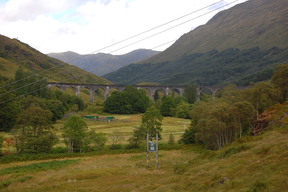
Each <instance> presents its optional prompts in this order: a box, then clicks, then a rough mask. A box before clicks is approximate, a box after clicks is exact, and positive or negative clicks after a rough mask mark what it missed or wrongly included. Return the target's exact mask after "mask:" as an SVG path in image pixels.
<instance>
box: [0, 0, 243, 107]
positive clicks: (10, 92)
mask: <svg viewBox="0 0 288 192" xmlns="http://www.w3.org/2000/svg"><path fill="white" fill-rule="evenodd" d="M237 1H239V0H235V1H233V2H230V3H227V4H225V5H223V6H220V7H218V8H217V9H214V10H211V11H209V12H206V13H204V14H202V15H199V16H197V17H194V18H192V19H189V20H186V21H184V22H182V23H180V24H177V25H174V26H172V27H170V28H167V29H165V30H163V31H160V32H158V33H155V34H153V35H150V36H148V37H145V38H143V39H140V40H138V41H135V42H133V43H131V44H128V45H126V46H124V47H121V48H119V49H116V50H114V51H112V52H110V53H113V52H116V51H119V50H121V49H124V48H126V47H128V46H131V45H134V44H136V43H139V42H142V41H144V40H147V39H149V38H152V37H154V36H156V35H159V34H161V33H164V32H166V31H169V30H171V29H174V28H176V27H178V26H180V25H183V24H185V23H188V22H190V21H192V20H195V19H198V18H200V17H202V16H205V15H207V14H209V13H212V12H214V11H216V10H219V9H222V8H223V7H226V6H228V5H230V4H233V3H235V2H237ZM214 4H215V3H213V4H211V5H210V6H212V5H214ZM206 8H207V7H206ZM202 9H204V8H202ZM202 9H200V10H202ZM198 11H199V10H198ZM194 12H197V11H194ZM183 17H184V16H183ZM163 25H164V24H163ZM161 26H162V25H161ZM147 31H149V30H147ZM143 33H144V32H143ZM143 33H142V34H143ZM139 34H140V33H139ZM135 36H139V35H135ZM135 36H132V37H135ZM128 39H131V38H127V39H126V40H128ZM123 41H124V40H123ZM123 41H119V42H123ZM115 44H116V43H114V44H113V45H115ZM165 44H166V43H165ZM111 46H112V45H111ZM111 46H107V47H111ZM161 46H163V44H162V45H161ZM107 47H105V48H107ZM103 49H104V48H103ZM78 59H79V58H78ZM57 67H58V66H57ZM69 70H71V69H67V70H62V71H60V72H58V73H55V74H54V75H56V74H59V73H62V72H65V71H69ZM31 76H33V75H31ZM31 76H30V77H31ZM48 78H51V77H45V78H42V79H40V80H38V81H35V82H32V83H29V84H26V85H24V86H22V87H18V88H16V89H14V90H11V91H9V92H5V93H4V94H0V96H2V95H6V94H8V93H11V92H14V91H15V90H18V89H21V88H24V87H26V86H28V85H32V84H34V83H37V82H40V81H43V80H46V79H48ZM73 78H74V77H71V78H68V79H67V80H69V79H73ZM2 87H3V86H2ZM2 87H0V88H2ZM41 89H43V88H40V89H37V90H34V91H31V92H29V93H26V94H23V95H20V96H24V95H28V94H30V93H33V92H36V91H39V90H41ZM20 96H17V97H15V98H14V99H16V98H18V97H20ZM11 100H13V99H9V100H6V101H3V102H0V104H3V103H6V102H9V101H11Z"/></svg>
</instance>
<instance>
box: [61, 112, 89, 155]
mask: <svg viewBox="0 0 288 192" xmlns="http://www.w3.org/2000/svg"><path fill="white" fill-rule="evenodd" d="M86 129H87V124H86V122H85V121H84V120H83V119H82V118H81V117H79V116H76V115H74V116H70V117H69V119H68V120H67V121H66V122H65V124H64V129H63V138H64V139H65V144H66V145H67V146H68V148H69V152H70V153H74V152H82V148H83V146H84V140H85V137H86Z"/></svg>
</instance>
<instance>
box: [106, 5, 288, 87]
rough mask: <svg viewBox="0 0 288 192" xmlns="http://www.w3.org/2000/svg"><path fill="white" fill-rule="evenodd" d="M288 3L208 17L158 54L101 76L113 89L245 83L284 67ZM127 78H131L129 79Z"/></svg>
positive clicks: (237, 8)
mask: <svg viewBox="0 0 288 192" xmlns="http://www.w3.org/2000/svg"><path fill="white" fill-rule="evenodd" d="M287 15H288V2H287V1H286V0H275V1H267V0H250V1H247V2H245V3H242V4H239V5H237V6H235V7H232V8H230V9H228V10H225V11H222V12H220V13H218V14H217V15H216V16H214V17H213V18H212V19H211V20H210V21H209V22H208V23H207V24H206V25H203V26H200V27H198V28H196V29H195V30H193V31H191V32H189V33H187V34H185V35H183V36H182V37H181V38H180V39H179V40H178V41H176V42H175V43H174V44H173V45H172V46H171V47H169V48H168V49H167V50H165V51H163V52H162V53H160V54H158V55H156V56H154V57H152V58H150V59H148V60H145V61H143V62H141V63H140V64H141V65H140V64H139V63H138V64H132V65H129V66H127V67H124V68H121V69H120V70H118V71H116V72H113V73H110V74H107V75H104V76H103V77H104V78H107V79H109V80H111V81H112V82H115V83H119V84H136V83H139V82H158V83H162V84H187V83H196V84H198V85H223V84H230V83H236V84H239V85H245V84H248V83H249V82H250V81H254V82H255V81H262V80H267V79H269V78H270V77H271V75H272V73H273V70H274V69H275V66H277V65H278V64H281V63H282V64H285V63H287V62H288V58H287V55H288V54H287V51H288V49H287V48H288V41H287V39H288V23H287ZM131 74H133V76H132V75H131Z"/></svg>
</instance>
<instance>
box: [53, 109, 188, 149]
mask: <svg viewBox="0 0 288 192" xmlns="http://www.w3.org/2000/svg"><path fill="white" fill-rule="evenodd" d="M85 115H87V114H85ZM89 115H97V114H95V113H94V114H93V113H91V114H89ZM99 116H101V117H107V116H113V117H115V120H114V121H110V122H108V121H96V120H88V119H87V120H85V121H86V123H87V125H88V129H89V130H95V131H96V132H97V133H103V134H105V135H106V136H107V138H108V141H107V144H108V145H109V144H112V138H113V137H115V136H119V139H120V141H119V142H120V143H121V144H127V143H128V142H127V140H128V139H129V138H130V137H131V136H132V134H133V130H134V129H135V127H137V126H140V124H141V118H142V114H134V115H114V114H113V115H109V114H104V115H99ZM66 120H67V119H63V120H60V121H57V123H56V124H54V127H55V128H56V130H57V135H58V136H59V137H60V138H61V128H62V127H63V123H64V122H65V121H66ZM189 125H190V120H189V119H181V118H175V117H165V118H164V119H163V121H162V141H161V142H167V141H168V139H169V135H170V134H171V133H172V134H173V136H174V138H175V140H179V139H180V137H181V135H182V134H183V133H184V130H185V129H186V128H187V127H189Z"/></svg>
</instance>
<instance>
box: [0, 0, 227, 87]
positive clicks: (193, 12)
mask: <svg viewBox="0 0 288 192" xmlns="http://www.w3.org/2000/svg"><path fill="white" fill-rule="evenodd" d="M222 1H224V0H220V1H217V2H215V3H212V4H210V5H208V6H205V7H203V8H201V9H198V10H196V11H192V12H190V13H188V14H185V15H183V16H181V17H178V18H176V19H173V20H171V21H168V22H166V23H163V24H161V25H158V26H156V27H153V28H151V29H148V30H146V31H143V32H141V33H138V34H136V35H133V36H131V37H128V38H126V39H123V40H120V41H118V42H116V43H113V44H111V45H108V46H106V47H103V48H101V49H98V50H96V51H93V52H91V53H89V54H94V53H97V52H100V51H103V50H105V49H107V48H110V47H113V46H115V45H118V44H120V43H123V42H126V41H128V40H131V39H133V38H135V37H138V36H141V35H143V34H145V33H148V32H150V31H153V30H155V29H158V28H160V27H163V26H165V25H168V24H170V23H173V22H175V21H177V20H179V19H182V18H185V17H187V16H189V15H192V14H195V13H197V12H199V11H202V10H204V9H207V8H209V7H211V6H214V5H216V4H218V3H220V2H222ZM142 41H143V40H142ZM135 44H136V43H135ZM129 46H130V45H129ZM127 47H128V46H127ZM124 48H126V47H124ZM124 48H120V49H118V50H121V49H124ZM118 50H116V51H118ZM113 52H115V51H113ZM113 52H112V53H113ZM83 57H85V55H84V56H83ZM80 58H82V57H79V58H77V59H76V60H79V59H80ZM72 61H73V60H71V61H68V63H69V62H72ZM62 66H65V65H64V64H62V65H58V66H54V67H51V68H49V69H45V70H42V71H40V72H38V73H37V74H33V75H30V76H28V77H25V78H23V79H19V80H17V81H13V82H10V83H8V84H5V85H2V86H1V87H0V88H3V87H6V86H8V85H11V84H15V83H17V82H19V81H22V80H25V79H28V78H30V77H31V76H35V75H38V74H41V73H44V72H47V71H49V70H52V69H55V68H58V67H62ZM76 66H77V65H76Z"/></svg>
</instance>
